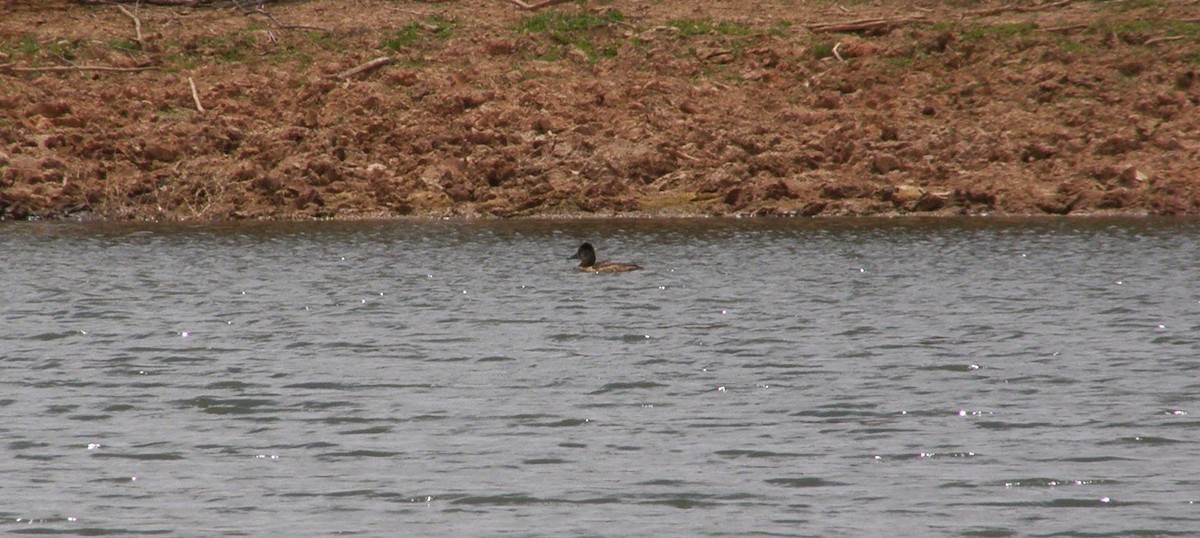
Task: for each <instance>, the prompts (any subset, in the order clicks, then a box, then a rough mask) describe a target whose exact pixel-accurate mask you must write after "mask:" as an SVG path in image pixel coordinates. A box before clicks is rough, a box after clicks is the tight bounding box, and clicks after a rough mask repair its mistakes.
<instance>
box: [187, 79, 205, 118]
mask: <svg viewBox="0 0 1200 538" xmlns="http://www.w3.org/2000/svg"><path fill="white" fill-rule="evenodd" d="M188 86H191V87H192V101H195V102H196V110H197V111H199V112H200V113H201V114H203V113H204V105H202V104H200V94H198V93H196V81H194V80H192V77H188Z"/></svg>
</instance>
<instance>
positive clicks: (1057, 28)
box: [1043, 24, 1088, 33]
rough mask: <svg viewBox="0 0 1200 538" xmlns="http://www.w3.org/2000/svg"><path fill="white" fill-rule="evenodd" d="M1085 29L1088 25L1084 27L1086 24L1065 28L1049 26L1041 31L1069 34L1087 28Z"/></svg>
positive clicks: (1070, 25) (1071, 25) (1069, 25)
mask: <svg viewBox="0 0 1200 538" xmlns="http://www.w3.org/2000/svg"><path fill="white" fill-rule="evenodd" d="M1087 27H1088V25H1086V24H1068V25H1066V26H1051V27H1049V28H1043V30H1044V31H1046V32H1063V33H1066V32H1070V31H1073V30H1080V29H1083V28H1087Z"/></svg>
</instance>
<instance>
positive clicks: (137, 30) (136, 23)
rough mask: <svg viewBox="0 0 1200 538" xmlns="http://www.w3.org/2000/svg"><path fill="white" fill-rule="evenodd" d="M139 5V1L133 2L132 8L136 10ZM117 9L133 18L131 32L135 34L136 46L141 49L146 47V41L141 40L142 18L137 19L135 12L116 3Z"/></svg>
mask: <svg viewBox="0 0 1200 538" xmlns="http://www.w3.org/2000/svg"><path fill="white" fill-rule="evenodd" d="M139 5H140V3H139V4H134V5H133V9H134V10H137V8H138V6H139ZM117 9H119V10H121V13H124V14H126V15H128V16H129V18H131V19H133V33H134V35H135V36H137V42H138V46H139V47H141V48H143V49H144V48H146V42H145V41H143V40H142V20H141V19H139V18H138V17H137V15H136V14H134V13H130V12H129V10H128V9H125V6H122V5H120V4H118V5H117Z"/></svg>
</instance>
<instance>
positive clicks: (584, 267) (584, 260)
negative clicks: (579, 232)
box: [567, 243, 642, 273]
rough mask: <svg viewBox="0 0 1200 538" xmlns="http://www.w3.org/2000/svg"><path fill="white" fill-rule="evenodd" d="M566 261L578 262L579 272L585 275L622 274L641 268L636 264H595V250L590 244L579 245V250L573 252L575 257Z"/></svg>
mask: <svg viewBox="0 0 1200 538" xmlns="http://www.w3.org/2000/svg"><path fill="white" fill-rule="evenodd" d="M567 259H568V260H579V270H580V271H583V272H585V273H624V272H625V271H636V270H638V269H641V268H642V266H640V265H638V264H636V263H625V262H600V263H596V249H595V248H593V247H592V244H591V243H584V244H582V245H579V250H577V251H575V255H574V256H571V257H570V258H567Z"/></svg>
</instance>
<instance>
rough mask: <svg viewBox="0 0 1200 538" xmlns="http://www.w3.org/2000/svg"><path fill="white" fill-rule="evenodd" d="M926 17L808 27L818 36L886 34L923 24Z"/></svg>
mask: <svg viewBox="0 0 1200 538" xmlns="http://www.w3.org/2000/svg"><path fill="white" fill-rule="evenodd" d="M924 20H926V19H925V17H921V16H917V17H909V18H907V19H862V20H857V21H849V22H829V23H816V24H810V25H808V30H809V31H810V32H813V33H816V34H828V33H849V32H886V31H889V30H891V29H892V28H895V27H897V26H902V25H905V24H908V23H912V22H921V21H924Z"/></svg>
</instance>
